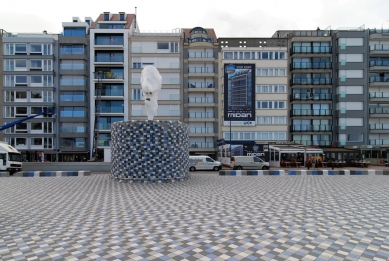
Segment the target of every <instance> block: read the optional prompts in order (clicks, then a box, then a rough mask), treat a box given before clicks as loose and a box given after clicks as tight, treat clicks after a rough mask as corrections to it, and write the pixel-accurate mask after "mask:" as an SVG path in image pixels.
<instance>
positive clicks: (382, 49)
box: [370, 44, 389, 51]
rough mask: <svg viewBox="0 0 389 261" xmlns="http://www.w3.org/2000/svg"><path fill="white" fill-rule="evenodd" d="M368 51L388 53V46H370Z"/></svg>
mask: <svg viewBox="0 0 389 261" xmlns="http://www.w3.org/2000/svg"><path fill="white" fill-rule="evenodd" d="M370 51H389V44H373V45H370Z"/></svg>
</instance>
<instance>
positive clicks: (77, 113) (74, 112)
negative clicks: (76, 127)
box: [60, 107, 86, 118]
mask: <svg viewBox="0 0 389 261" xmlns="http://www.w3.org/2000/svg"><path fill="white" fill-rule="evenodd" d="M60 116H61V117H74V118H78V117H86V109H85V108H84V107H61V109H60Z"/></svg>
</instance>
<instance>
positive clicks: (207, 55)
mask: <svg viewBox="0 0 389 261" xmlns="http://www.w3.org/2000/svg"><path fill="white" fill-rule="evenodd" d="M188 58H215V53H213V52H195V53H189V55H188Z"/></svg>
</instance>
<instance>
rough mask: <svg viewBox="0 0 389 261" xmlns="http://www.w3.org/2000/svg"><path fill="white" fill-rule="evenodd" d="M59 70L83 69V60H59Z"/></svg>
mask: <svg viewBox="0 0 389 261" xmlns="http://www.w3.org/2000/svg"><path fill="white" fill-rule="evenodd" d="M59 69H61V70H85V61H83V60H61V63H60V64H59Z"/></svg>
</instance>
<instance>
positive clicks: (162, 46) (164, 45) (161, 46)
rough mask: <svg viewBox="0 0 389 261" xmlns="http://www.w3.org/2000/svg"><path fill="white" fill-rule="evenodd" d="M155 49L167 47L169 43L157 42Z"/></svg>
mask: <svg viewBox="0 0 389 261" xmlns="http://www.w3.org/2000/svg"><path fill="white" fill-rule="evenodd" d="M157 49H167V50H168V49H169V43H157Z"/></svg>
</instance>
